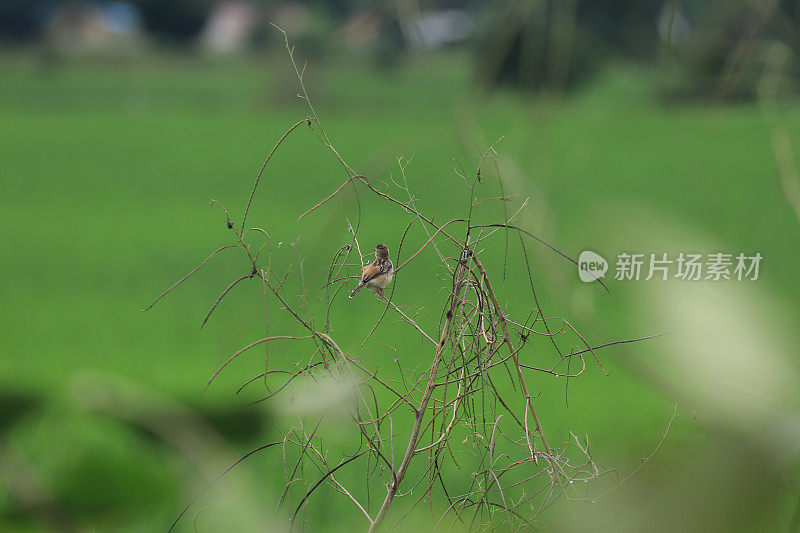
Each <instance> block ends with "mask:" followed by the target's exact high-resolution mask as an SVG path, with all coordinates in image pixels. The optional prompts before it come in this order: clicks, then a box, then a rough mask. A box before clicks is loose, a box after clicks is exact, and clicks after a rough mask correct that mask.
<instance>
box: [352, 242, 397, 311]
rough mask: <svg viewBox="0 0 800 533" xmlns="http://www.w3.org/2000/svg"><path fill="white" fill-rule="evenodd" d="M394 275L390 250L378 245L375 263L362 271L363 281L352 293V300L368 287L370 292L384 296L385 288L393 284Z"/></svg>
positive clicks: (383, 245)
mask: <svg viewBox="0 0 800 533" xmlns="http://www.w3.org/2000/svg"><path fill="white" fill-rule="evenodd" d="M393 274H394V265H392V260H391V259H389V249H388V248H387V247H386V245H385V244H379V245H377V246H376V247H375V261H373V262H372V263H370V264H368V265H367V266H365V267H364V268H362V269H361V275H362V277H361V281H360V282H359V284H358V287H356V288H355V289H353V292H351V293H350V298H353V297H354V296H355V295H356V294H358V291H360V290H361V289H363V288H364V287H367V286H369V288H370V290H372V291H375V292H377V293H378V294H380V295H381V296H383V288H384V287H386V286H387V285H388V284H389V283H391V281H392V275H393Z"/></svg>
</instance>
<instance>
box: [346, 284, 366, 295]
mask: <svg viewBox="0 0 800 533" xmlns="http://www.w3.org/2000/svg"><path fill="white" fill-rule="evenodd" d="M366 286H367V285H366V284H365V283H359V284H358V287H356V288H355V289H353V292H351V293H350V298H354V297H355V295H356V294H358V291H360V290H361V289H363V288H364V287H366Z"/></svg>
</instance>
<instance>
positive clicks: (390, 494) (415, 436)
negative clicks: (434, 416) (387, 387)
mask: <svg viewBox="0 0 800 533" xmlns="http://www.w3.org/2000/svg"><path fill="white" fill-rule="evenodd" d="M465 271H466V269H465V267H464V266H463V265H462V266H461V268H460V269H459V271H458V276H457V277H456V279H455V281H454V286H453V292H452V296H451V300H450V311H449V312H448V314H447V318H446V320H445V323H444V327H443V328H442V334H441V337H440V339H439V343H438V345H437V346H436V352H435V354H434V357H433V363H432V364H431V369H430V373H429V375H428V385H427V387H426V388H425V393H424V395H423V396H422V401H420V404H419V407H418V408H417V409H416V411H415V413H414V426H413V427H412V429H411V437H410V438H409V439H408V446H407V447H406V452H405V454H404V455H403V459H402V460H401V462H400V467H399V468H398V469H397V472H396V473H395V474H394V475H393V476H392V480H391V481H390V482H389V487H388V489H387V492H386V497H385V498H384V500H383V504H381V507H380V510H379V511H378V514H377V515H376V516H375V520H374V521H373V522H372V525H371V526H370V528H369V530H370V531H375V530H376V529H377V528H378V527H380V525H381V522H383V520H384V519H385V518H386V514H387V513H388V512H389V508H390V507H391V505H392V500H393V499H394V496H395V494H396V493H397V490H398V489H399V488H400V484H401V483H402V482H403V479H404V478H405V475H406V471H407V470H408V467H409V465H410V464H411V459H412V458H413V457H414V451H415V450H416V447H417V442H418V441H419V436H420V432H419V430H420V427H421V426H422V422H423V419H424V418H425V411H426V409H427V408H428V402H429V401H430V399H431V395H432V394H433V390H434V388H435V383H436V373H437V372H438V371H439V364H440V363H441V362H442V353H443V352H444V347H445V345H446V343H447V337H448V336H449V334H450V327H451V325H452V323H453V315H454V311H455V309H456V307H457V306H458V302H459V299H458V298H459V294H460V288H461V282H462V281H463V278H464V274H465Z"/></svg>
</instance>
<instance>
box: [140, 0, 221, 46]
mask: <svg viewBox="0 0 800 533" xmlns="http://www.w3.org/2000/svg"><path fill="white" fill-rule="evenodd" d="M131 3H133V4H135V5H137V6H138V7H139V9H141V12H142V16H143V18H144V25H145V28H146V29H147V31H148V32H150V33H152V34H153V35H155V36H156V37H158V38H161V39H166V40H170V41H173V42H178V43H180V42H186V41H188V40H193V39H194V38H196V37H197V36H198V34H199V33H200V31H201V30H202V29H203V26H204V24H205V22H206V18H207V17H208V14H209V12H210V10H211V6H212V5H213V4H214V2H213V1H212V0H169V1H168V2H166V1H164V0H133V1H132V2H131Z"/></svg>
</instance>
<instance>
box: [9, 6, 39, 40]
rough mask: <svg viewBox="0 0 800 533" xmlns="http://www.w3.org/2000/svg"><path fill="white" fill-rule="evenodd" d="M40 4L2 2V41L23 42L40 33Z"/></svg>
mask: <svg viewBox="0 0 800 533" xmlns="http://www.w3.org/2000/svg"><path fill="white" fill-rule="evenodd" d="M40 9H41V7H40V2H35V1H28V2H20V1H19V0H0V39H2V40H3V41H23V40H27V39H32V38H34V37H36V35H37V34H38V33H39V26H40V25H39V13H40Z"/></svg>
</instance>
